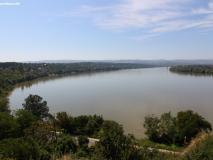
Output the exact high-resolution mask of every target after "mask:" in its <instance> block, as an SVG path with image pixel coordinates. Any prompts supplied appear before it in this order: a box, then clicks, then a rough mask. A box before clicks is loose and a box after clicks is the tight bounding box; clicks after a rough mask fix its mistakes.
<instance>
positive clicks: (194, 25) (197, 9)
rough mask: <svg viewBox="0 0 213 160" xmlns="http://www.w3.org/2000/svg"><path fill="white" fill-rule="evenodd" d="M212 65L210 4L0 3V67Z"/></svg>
mask: <svg viewBox="0 0 213 160" xmlns="http://www.w3.org/2000/svg"><path fill="white" fill-rule="evenodd" d="M115 59H116V60H118V59H119V60H120V59H213V0H0V61H2V62H3V61H4V62H5V61H38V60H115Z"/></svg>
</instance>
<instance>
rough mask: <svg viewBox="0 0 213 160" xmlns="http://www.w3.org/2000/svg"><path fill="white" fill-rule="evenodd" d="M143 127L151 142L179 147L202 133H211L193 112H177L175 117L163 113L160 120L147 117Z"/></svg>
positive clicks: (206, 123) (204, 121)
mask: <svg viewBox="0 0 213 160" xmlns="http://www.w3.org/2000/svg"><path fill="white" fill-rule="evenodd" d="M144 127H145V128H146V135H147V136H148V138H149V139H150V140H151V141H154V142H158V143H164V144H169V145H171V144H175V145H179V146H183V145H186V144H187V143H189V142H190V141H191V139H192V138H194V137H195V136H196V135H197V134H198V133H200V132H202V131H205V132H210V131H212V127H211V124H210V123H209V122H207V121H206V120H205V119H204V118H203V117H202V116H200V115H198V114H197V113H194V112H193V111H185V112H178V113H177V116H176V117H173V116H172V115H171V113H164V114H162V115H161V117H160V118H158V117H155V116H153V115H152V116H147V117H146V118H145V122H144Z"/></svg>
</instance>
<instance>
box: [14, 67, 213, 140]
mask: <svg viewBox="0 0 213 160" xmlns="http://www.w3.org/2000/svg"><path fill="white" fill-rule="evenodd" d="M29 94H38V95H40V96H42V97H43V98H44V99H45V100H47V102H48V105H49V107H50V111H51V112H52V113H55V112H59V111H67V112H70V113H71V114H72V115H74V116H75V115H82V114H99V115H103V117H104V118H105V119H111V120H115V121H117V122H119V123H121V124H123V126H124V128H125V131H126V132H127V133H133V134H134V135H136V136H137V137H142V136H143V135H144V134H143V133H144V129H143V120H144V117H145V116H146V115H148V114H156V115H159V114H161V113H163V112H169V111H172V113H176V112H177V111H180V110H187V109H192V110H194V111H196V112H199V113H200V114H202V115H203V116H205V117H206V118H207V119H208V120H209V121H210V122H211V123H213V117H212V113H213V105H212V104H213V78H212V77H211V76H190V75H179V74H175V73H172V72H170V71H169V69H168V68H150V69H135V70H122V71H114V72H105V73H96V74H84V75H76V76H69V77H57V78H45V79H41V80H38V81H34V82H32V83H23V84H21V85H20V86H18V87H17V88H16V89H15V90H14V91H13V92H12V94H11V96H10V105H11V107H12V109H17V108H20V107H21V106H22V103H23V102H24V99H25V98H26V97H27V96H28V95H29Z"/></svg>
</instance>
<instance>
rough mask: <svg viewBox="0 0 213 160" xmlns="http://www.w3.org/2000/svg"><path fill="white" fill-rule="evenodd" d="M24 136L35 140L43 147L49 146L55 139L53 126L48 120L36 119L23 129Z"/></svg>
mask: <svg viewBox="0 0 213 160" xmlns="http://www.w3.org/2000/svg"><path fill="white" fill-rule="evenodd" d="M25 136H26V137H29V138H32V139H34V140H36V142H37V143H38V144H39V145H42V146H44V147H48V146H50V145H51V144H52V143H53V142H54V141H55V140H56V134H55V132H54V127H53V125H52V124H51V123H49V122H48V121H36V122H35V123H33V124H32V125H31V126H30V127H29V128H27V129H26V130H25Z"/></svg>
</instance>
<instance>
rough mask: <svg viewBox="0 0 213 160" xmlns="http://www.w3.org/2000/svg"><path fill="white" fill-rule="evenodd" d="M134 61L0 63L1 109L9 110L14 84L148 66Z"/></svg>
mask: <svg viewBox="0 0 213 160" xmlns="http://www.w3.org/2000/svg"><path fill="white" fill-rule="evenodd" d="M147 67H152V66H151V65H144V64H133V63H130V64H128V63H95V62H91V63H90V62H81V63H65V64H63V63H59V64H57V63H35V64H33V63H14V62H9V63H0V111H9V106H8V99H7V96H8V93H9V92H10V91H11V90H12V89H13V87H14V85H16V84H18V83H21V82H26V81H30V80H34V79H37V78H42V77H50V76H63V75H74V74H81V73H94V72H103V71H113V70H120V69H135V68H147Z"/></svg>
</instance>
